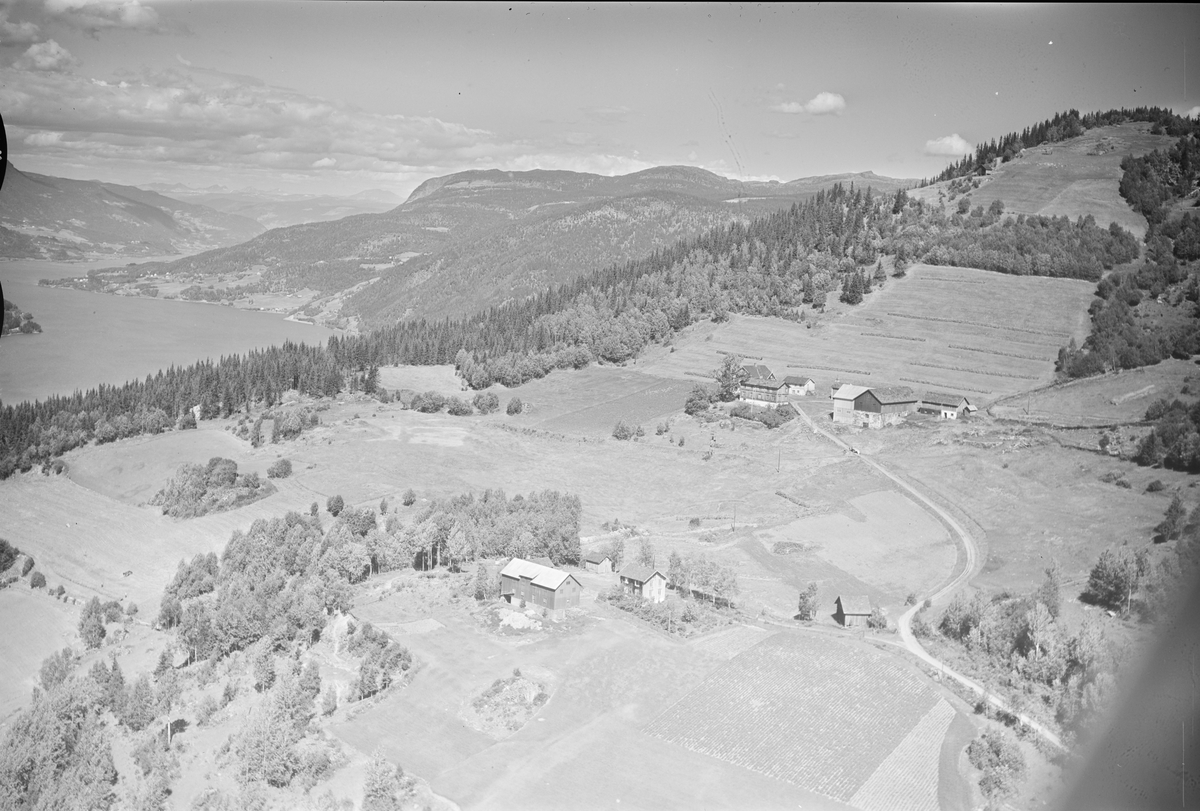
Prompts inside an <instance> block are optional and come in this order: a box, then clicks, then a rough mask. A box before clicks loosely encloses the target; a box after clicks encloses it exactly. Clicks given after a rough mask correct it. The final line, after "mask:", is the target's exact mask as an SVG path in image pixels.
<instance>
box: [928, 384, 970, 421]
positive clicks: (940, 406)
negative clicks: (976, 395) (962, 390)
mask: <svg viewBox="0 0 1200 811" xmlns="http://www.w3.org/2000/svg"><path fill="white" fill-rule="evenodd" d="M974 410H975V406H973V405H971V401H970V400H968V399H967V398H966V397H963V396H962V395H961V394H946V393H945V392H941V391H930V392H926V393H925V394H924V395H922V397H921V402H920V404H919V405H918V406H917V411H918V412H919V413H921V414H936V415H937V416H938V417H940V418H942V419H943V420H956V419H958V418H959V417H961V416H963V415H964V414H968V413H970V412H972V411H974Z"/></svg>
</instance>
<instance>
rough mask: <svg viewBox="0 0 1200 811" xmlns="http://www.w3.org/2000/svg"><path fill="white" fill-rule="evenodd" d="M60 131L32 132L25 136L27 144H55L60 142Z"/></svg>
mask: <svg viewBox="0 0 1200 811" xmlns="http://www.w3.org/2000/svg"><path fill="white" fill-rule="evenodd" d="M62 135H63V134H62V133H61V132H34V133H31V134H30V135H27V136H26V137H25V141H24V143H25V144H26V145H28V146H57V145H58V144H60V143H62Z"/></svg>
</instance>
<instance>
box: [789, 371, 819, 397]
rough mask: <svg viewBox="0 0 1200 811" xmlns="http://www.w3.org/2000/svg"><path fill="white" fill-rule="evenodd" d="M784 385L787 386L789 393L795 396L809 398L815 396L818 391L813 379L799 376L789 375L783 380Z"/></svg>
mask: <svg viewBox="0 0 1200 811" xmlns="http://www.w3.org/2000/svg"><path fill="white" fill-rule="evenodd" d="M783 385H785V386H787V393H788V394H794V395H797V396H799V397H807V396H808V395H810V394H814V393H815V392H816V390H817V384H816V383H815V382H814V381H813V379H812V378H811V377H800V376H798V375H788V376H787V377H785V378H784V379H783Z"/></svg>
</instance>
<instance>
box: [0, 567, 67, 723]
mask: <svg viewBox="0 0 1200 811" xmlns="http://www.w3.org/2000/svg"><path fill="white" fill-rule="evenodd" d="M0 616H2V617H4V634H3V637H2V638H0V722H2V721H4V720H5V719H7V718H8V717H9V716H10V715H11V714H12V713H14V712H16V711H17V710H18V709H20V708H21V707H23V706H24V705H25V703H26V702H27V701H29V696H30V694H31V693H32V692H33V688H34V687H35V686H36V685H37V683H38V682H37V673H38V668H39V667H40V666H41V664H42V660H43V659H45V658H46V657H47V656H49V655H50V654H51V653H54V651H56V650H58V649H60V648H62V647H65V646H66V644H67V641H68V640H70V639H71V638H72V637H73V636H74V635H75V625H76V623H77V622H78V621H79V617H78V613H77V609H75V608H73V607H71V606H68V605H66V604H65V603H61V602H59V601H58V600H55V599H54V598H53V597H51V596H50V595H48V594H46V591H45V589H39V590H37V591H33V590H31V589H30V588H29V586H28V582H27V581H20V582H17V583H14V584H13V585H12V586H10V587H9V588H6V589H4V590H3V591H0Z"/></svg>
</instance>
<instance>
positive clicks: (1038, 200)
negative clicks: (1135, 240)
mask: <svg viewBox="0 0 1200 811" xmlns="http://www.w3.org/2000/svg"><path fill="white" fill-rule="evenodd" d="M1149 130H1150V125H1149V124H1143V123H1133V124H1119V125H1117V126H1115V127H1098V128H1097V129H1094V130H1091V131H1089V132H1087V133H1085V134H1084V135H1082V136H1080V137H1078V138H1073V139H1071V140H1070V141H1063V142H1062V143H1057V144H1048V145H1047V146H1045V147H1036V148H1034V149H1027V150H1025V154H1024V155H1023V156H1022V157H1020V158H1017V159H1014V160H1012V161H1010V162H1009V163H1004V164H1001V165H1000V166H999V167H997V168H996V169H995V170H993V171H992V173H991V174H989V175H988V176H987V177H986V178H985V182H984V184H983V185H982V186H981V187H980V188H979V189H977V190H976V191H973V192H971V194H970V197H971V201H972V204H973V205H983V207H984V208H987V206H988V205H989V204H990V203H991V202H992V200H1002V201H1004V206H1005V210H1006V211H1008V212H1011V213H1014V214H1019V213H1024V214H1043V215H1045V216H1063V215H1065V216H1067V217H1070V218H1071V219H1072V220H1074V219H1075V218H1077V217H1081V216H1084V215H1086V214H1091V215H1092V216H1094V217H1095V218H1096V222H1097V223H1099V224H1100V225H1101V226H1107V225H1108V224H1109V223H1110V222H1115V223H1117V224H1118V225H1120V226H1122V227H1123V228H1127V229H1128V230H1130V231H1132V232H1133V233H1134V234H1136V235H1137V236H1139V237H1140V236H1142V235H1143V234H1145V233H1146V220H1145V218H1144V217H1142V215H1140V214H1138V213H1136V212H1135V211H1134V210H1133V209H1132V208H1130V207H1129V204H1127V203H1126V202H1125V201H1124V200H1123V199H1122V198H1121V196H1120V194H1119V193H1118V191H1117V184H1118V183H1119V182H1120V180H1121V159H1122V158H1123V157H1125V156H1126V155H1129V154H1131V153H1132V154H1134V155H1142V154H1145V153H1147V152H1150V151H1152V150H1154V149H1163V148H1167V147H1170V146H1171V145H1172V144H1173V143H1174V142H1175V139H1174V138H1171V137H1169V136H1166V135H1151V134H1150V132H1149ZM945 186H946V184H945V183H939V184H936V185H934V186H928V187H926V188H924V189H916V190H913V191H910V192H909V194H910V195H911V196H914V197H918V198H922V199H925V200H927V201H929V202H933V203H936V202H937V200H938V192H939V191H944V189H945ZM956 203H957V200H955V201H953V202H952V203H949V204H948V206H949V205H954V204H956Z"/></svg>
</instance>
